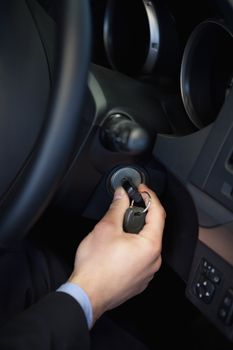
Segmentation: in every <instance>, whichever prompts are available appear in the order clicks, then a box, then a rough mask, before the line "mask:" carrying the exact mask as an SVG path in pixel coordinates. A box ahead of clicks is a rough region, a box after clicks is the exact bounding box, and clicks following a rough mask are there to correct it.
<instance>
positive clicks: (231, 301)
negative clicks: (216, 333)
mask: <svg viewBox="0 0 233 350" xmlns="http://www.w3.org/2000/svg"><path fill="white" fill-rule="evenodd" d="M218 317H219V318H220V319H221V321H222V322H223V323H224V324H225V325H226V326H231V325H232V324H233V289H232V288H230V289H228V291H227V292H226V294H225V296H224V298H223V300H222V303H221V305H220V308H219V311H218Z"/></svg>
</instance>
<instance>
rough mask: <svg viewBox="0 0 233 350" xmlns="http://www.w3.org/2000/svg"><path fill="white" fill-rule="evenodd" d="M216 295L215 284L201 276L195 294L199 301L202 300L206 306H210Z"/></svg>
mask: <svg viewBox="0 0 233 350" xmlns="http://www.w3.org/2000/svg"><path fill="white" fill-rule="evenodd" d="M214 293H215V286H214V284H213V283H212V282H211V281H209V280H208V279H206V278H204V277H203V276H201V277H200V278H199V280H198V281H197V283H196V286H195V294H196V296H197V297H198V298H199V299H202V300H203V301H204V302H205V303H206V304H209V303H210V302H211V300H212V299H213V296H214Z"/></svg>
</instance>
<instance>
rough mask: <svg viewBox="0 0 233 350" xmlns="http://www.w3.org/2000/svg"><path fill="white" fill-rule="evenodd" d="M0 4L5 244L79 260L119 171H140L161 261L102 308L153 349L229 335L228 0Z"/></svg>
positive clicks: (232, 96) (232, 137) (232, 278)
mask: <svg viewBox="0 0 233 350" xmlns="http://www.w3.org/2000/svg"><path fill="white" fill-rule="evenodd" d="M0 8H1V10H0V15H1V21H0V23H1V24H0V28H1V29H0V35H1V40H0V42H1V51H0V52H1V60H0V77H1V79H0V98H1V103H0V106H1V117H0V167H1V174H0V246H1V247H8V246H10V245H11V244H13V243H15V242H17V241H20V240H22V239H25V238H27V239H28V240H31V241H33V242H36V243H37V244H40V245H42V246H43V247H46V248H48V249H50V250H52V251H53V252H54V253H56V254H57V255H58V256H59V257H60V258H61V259H63V261H64V262H65V263H67V264H68V265H69V266H72V264H73V260H74V254H75V251H76V248H77V245H78V244H79V242H80V241H81V240H82V239H83V238H84V237H85V235H87V234H88V233H89V232H90V231H91V230H92V228H93V227H94V226H95V224H96V223H97V222H98V221H99V220H100V219H101V218H102V217H103V215H104V214H105V212H106V211H107V209H108V207H109V205H110V204H111V201H112V198H113V194H114V190H115V189H116V187H118V186H120V185H121V184H122V181H123V179H125V178H127V179H129V180H130V181H131V183H133V184H134V185H135V186H136V187H137V186H138V185H139V184H140V183H145V184H147V185H148V186H149V187H150V188H151V189H152V190H153V191H155V193H156V194H157V195H158V197H159V199H160V201H161V203H162V205H163V206H164V208H165V210H166V214H167V216H166V225H165V230H164V236H163V248H162V259H163V262H162V266H161V269H160V270H159V272H158V273H157V274H156V276H155V277H154V279H153V280H152V281H151V282H150V284H149V286H148V288H147V289H146V290H145V291H144V292H143V293H142V294H140V295H138V296H136V297H134V298H133V299H131V300H129V301H127V302H126V303H125V304H123V305H121V306H119V307H118V308H116V309H115V310H112V311H109V312H108V313H107V314H108V316H109V317H110V319H112V320H113V321H114V322H116V324H118V325H119V326H120V327H122V328H123V329H125V330H127V332H129V333H131V334H132V335H133V336H135V337H136V338H138V339H139V340H140V341H142V342H143V343H144V344H146V345H147V346H148V347H149V348H151V349H165V348H167V347H168V346H170V344H171V342H172V343H173V344H174V345H175V346H179V347H180V346H181V347H185V348H187V347H188V348H189V349H193V350H196V349H202V348H203V349H204V348H206V347H208V349H212V350H214V349H221V350H228V349H232V342H233V89H232V86H233V1H232V0H202V1H200V0H195V1H194V0H191V1H183V0H150V1H147V0H128V1H124V0H89V1H87V0H85V1H84V0H83V1H81V0H79V1H74V0H66V1H54V0H17V1H15V0H8V1H7V2H1V4H0Z"/></svg>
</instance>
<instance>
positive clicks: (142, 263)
mask: <svg viewBox="0 0 233 350" xmlns="http://www.w3.org/2000/svg"><path fill="white" fill-rule="evenodd" d="M139 190H140V191H147V192H148V193H149V194H150V195H151V205H150V207H149V210H148V213H147V215H146V223H145V226H144V228H143V229H142V230H141V231H140V232H139V234H131V233H125V232H124V231H123V227H122V223H123V217H124V213H125V211H126V209H127V208H128V207H129V199H128V195H127V194H126V192H125V191H124V189H123V188H118V189H117V190H116V192H115V195H114V199H113V202H112V204H111V206H110V208H109V210H108V212H107V213H106V214H105V216H104V217H103V218H102V220H100V221H99V223H98V224H97V225H96V226H95V227H94V229H93V231H92V232H91V233H89V235H87V236H86V237H85V239H84V240H83V241H82V242H81V244H80V245H79V247H78V249H77V252H76V258H75V265H74V271H73V273H72V275H71V277H70V279H69V282H72V283H76V284H78V285H79V286H80V287H81V288H83V290H84V291H85V292H86V293H87V295H88V296H89V299H90V301H91V304H92V308H93V320H94V322H95V321H96V320H97V319H98V318H99V317H100V316H101V315H102V314H103V313H104V312H105V311H107V310H110V309H113V308H115V307H116V306H118V305H120V304H122V303H123V302H124V301H126V300H128V299H129V298H131V297H133V296H135V295H137V294H139V293H141V292H142V291H143V290H144V289H145V288H146V287H147V285H148V283H149V282H150V281H151V279H152V278H153V276H154V274H155V273H156V272H157V271H158V270H159V268H160V265H161V248H162V234H163V229H164V223H165V217H166V214H165V211H164V209H163V207H162V205H161V203H160V202H159V200H158V198H157V196H156V195H155V193H154V192H153V191H151V190H150V189H148V188H147V186H145V185H143V184H142V185H140V187H139Z"/></svg>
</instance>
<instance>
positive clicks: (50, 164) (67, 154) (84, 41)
mask: <svg viewBox="0 0 233 350" xmlns="http://www.w3.org/2000/svg"><path fill="white" fill-rule="evenodd" d="M33 1H34V0H32V2H33ZM29 2H30V1H26V0H17V1H15V0H13V1H11V0H9V1H7V2H6V3H7V4H5V5H3V4H1V5H0V6H1V7H4V6H5V7H6V8H7V11H8V12H9V13H11V11H12V9H11V7H13V6H14V5H15V4H17V5H15V6H16V7H17V6H19V4H20V5H22V6H28V3H29ZM59 6H60V11H59V12H60V19H61V21H60V23H59V26H58V27H59V29H58V48H59V49H58V55H57V58H56V79H55V83H54V87H53V88H52V94H51V97H50V98H49V104H48V109H47V114H46V116H45V118H44V122H43V128H42V130H40V134H39V136H38V137H37V138H36V139H35V140H34V143H33V148H32V149H31V150H30V152H29V153H28V155H27V159H26V161H25V162H24V163H23V164H21V168H20V171H17V174H15V177H14V180H13V181H12V182H11V184H10V186H9V185H8V186H5V188H4V191H3V194H2V196H1V202H0V245H1V246H4V245H6V244H9V243H10V242H12V241H13V242H14V241H15V240H18V239H21V238H22V237H24V236H25V234H26V233H27V232H28V230H29V229H30V228H31V227H32V225H33V224H34V223H35V221H36V220H37V219H38V217H39V216H40V215H41V213H42V212H43V211H44V209H45V208H46V206H47V205H48V203H49V201H50V200H51V198H52V196H53V195H54V193H55V191H56V189H57V187H58V185H59V183H60V182H61V180H62V178H63V177H64V175H65V173H66V171H67V169H68V166H69V164H70V161H71V157H72V152H73V151H74V146H75V143H76V137H77V131H78V128H79V123H80V120H81V106H82V101H83V97H84V92H85V88H86V81H87V73H88V67H89V61H90V14H89V2H88V1H87V0H78V1H77V0H64V1H63V2H62V5H59ZM0 10H1V9H0ZM17 11H18V10H17ZM25 11H26V10H25ZM18 12H19V11H18ZM29 12H30V11H29ZM15 13H16V11H15ZM3 14H4V11H3ZM2 16H3V15H2ZM27 16H29V15H28V14H27ZM8 17H9V16H8ZM7 20H8V18H4V23H5V22H6V21H7ZM12 22H13V23H14V20H12ZM1 28H2V29H3V25H1V26H0V31H1ZM26 30H30V28H28V29H26ZM5 34H6V32H5V33H3V30H2V33H1V35H2V36H3V35H5ZM8 42H9V40H8ZM15 45H17V43H15ZM32 45H33V43H32ZM6 46H7V45H6ZM26 49H27V48H26ZM26 49H25V52H26ZM20 52H21V51H20ZM11 59H12V61H13V59H14V58H13V57H12V58H11ZM8 62H9V60H8ZM14 64H16V65H17V62H16V61H15V63H14ZM27 66H28V65H27ZM19 69H20V67H19ZM25 79H26V78H25ZM15 84H16V83H15ZM12 103H14V101H12ZM0 112H1V110H0ZM18 113H19V115H20V118H22V123H21V124H23V120H24V111H23V110H22V111H21V110H19V111H18ZM5 115H6V113H5ZM1 118H2V120H4V113H3V112H2V114H1ZM8 118H9V116H8ZM5 119H6V118H5ZM8 121H9V119H8ZM4 123H5V124H4V126H5V125H6V123H7V120H5V122H4ZM12 124H13V123H12ZM21 124H20V125H21ZM2 125H3V122H2ZM0 127H1V124H0ZM11 127H13V128H14V125H12V126H11ZM14 132H17V130H15V131H14ZM12 141H13V140H12ZM22 142H23V140H22ZM0 146H1V147H3V149H4V147H5V145H3V144H2V143H1V145H0ZM4 151H5V152H7V151H8V150H7V149H4ZM16 151H17V150H15V152H16ZM0 165H1V164H0ZM5 166H6V164H5ZM3 171H4V169H1V172H3ZM0 181H1V177H0Z"/></svg>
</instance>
